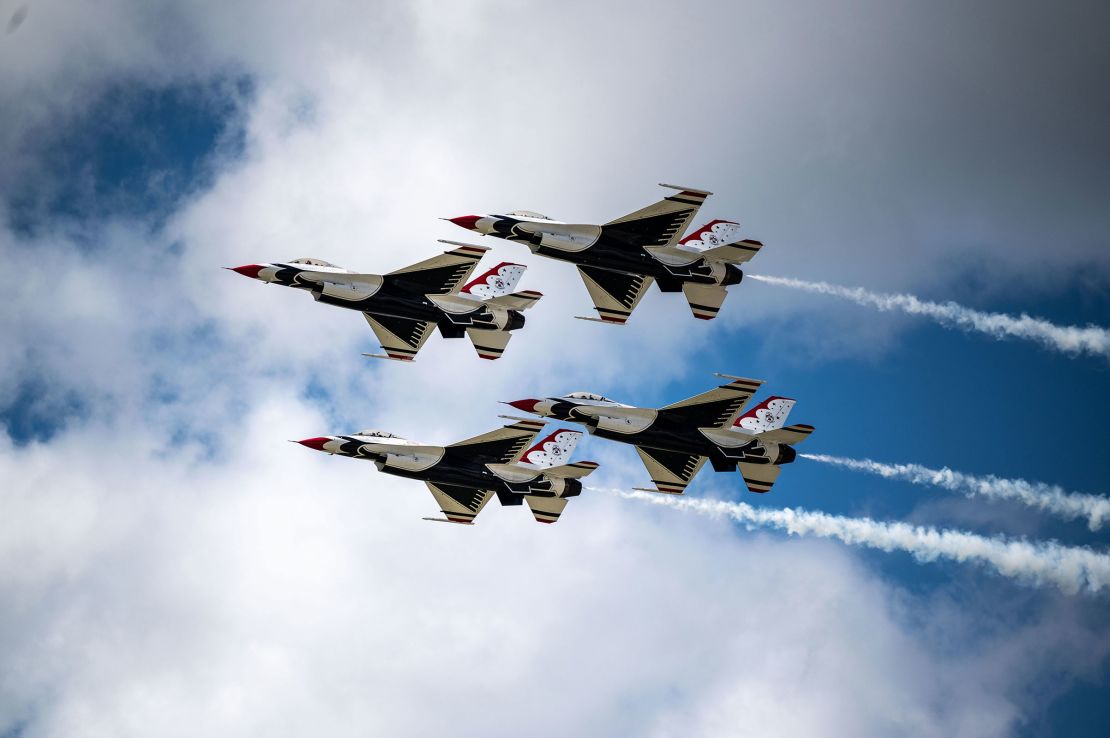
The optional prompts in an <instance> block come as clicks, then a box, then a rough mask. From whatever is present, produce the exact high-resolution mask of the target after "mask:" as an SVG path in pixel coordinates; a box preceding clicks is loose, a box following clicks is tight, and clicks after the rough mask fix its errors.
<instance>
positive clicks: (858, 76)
mask: <svg viewBox="0 0 1110 738" xmlns="http://www.w3.org/2000/svg"><path fill="white" fill-rule="evenodd" d="M1108 21H1110V17H1108V16H1107V13H1106V11H1105V6H1104V4H1101V3H1095V2H1091V3H1079V2H1076V3H1065V4H1057V5H1053V6H1051V7H1050V6H1047V5H1042V4H1021V3H1002V2H982V3H975V4H970V5H969V4H967V3H957V2H935V3H928V4H925V3H909V2H865V1H862V0H861V1H860V2H851V3H844V4H841V5H840V6H839V7H835V8H834V7H833V6H831V5H830V4H828V3H819V2H797V3H780V2H765V3H759V2H745V3H727V2H724V3H711V2H703V3H686V4H682V5H656V6H650V5H645V4H642V3H606V4H599V3H588V2H581V3H577V2H567V3H558V4H555V3H534V4H533V3H528V2H477V1H475V2H458V3H451V4H449V5H448V6H446V7H445V6H444V4H441V3H431V2H375V3H350V4H348V3H338V2H320V3H314V4H312V7H311V9H309V8H308V7H307V6H305V7H299V6H295V5H292V4H289V5H286V6H279V5H275V4H274V3H263V2H238V3H228V2H194V3H191V4H188V5H186V6H182V5H180V4H177V3H169V2H165V3H160V2H158V3H154V2H139V1H137V0H136V1H135V2H126V1H123V0H113V1H108V2H102V3H97V4H96V5H95V6H90V5H88V4H80V3H67V2H61V1H60V0H59V1H57V2H48V1H46V0H36V1H34V2H18V1H16V2H13V1H12V0H0V162H2V164H0V216H2V220H3V229H2V232H0V258H2V263H3V267H4V269H5V272H6V274H7V279H6V280H5V283H6V286H7V292H8V294H7V299H6V301H5V307H4V308H3V309H0V340H2V344H3V346H4V349H3V351H0V420H2V422H3V427H4V428H5V429H6V432H4V433H0V736H3V738H31V737H32V736H36V737H37V736H70V735H93V736H95V735H105V736H123V735H136V736H150V735H158V736H163V735H165V736H174V735H182V736H185V735H190V736H192V735H198V734H204V735H221V736H222V735H229V736H230V735H247V734H259V733H263V732H265V733H267V734H270V735H291V736H292V735H304V734H306V733H309V732H312V733H321V734H329V735H336V736H346V735H351V736H355V735H358V736H365V735H391V736H402V735H445V734H453V735H483V736H489V735H505V736H510V735H521V734H528V735H552V736H554V735H560V736H562V735H568V734H569V735H590V736H593V735H596V736H613V735H648V736H679V735H682V736H688V735H705V736H720V735H761V736H767V735H799V734H813V733H817V732H820V733H822V734H832V735H852V736H859V735H890V734H903V735H944V736H952V735H958V736H964V735H966V736H988V735H1046V734H1059V735H1091V736H1095V735H1105V734H1106V733H1107V729H1108V725H1110V709H1108V708H1107V704H1106V700H1105V694H1106V692H1105V690H1106V686H1107V683H1108V682H1107V680H1108V678H1110V605H1108V600H1107V599H1106V597H1105V596H1095V597H1091V596H1068V595H1065V594H1062V593H1061V592H1059V591H1058V590H1056V589H1053V588H1036V587H1033V586H1031V585H1029V584H1028V583H1023V582H1015V581H1013V580H1010V579H1005V578H1002V577H1000V576H997V575H995V574H993V573H991V572H990V571H987V570H985V569H981V568H977V567H974V566H967V565H958V564H945V563H935V564H927V565H923V564H919V563H917V562H915V561H914V560H913V559H911V558H910V557H909V556H906V555H903V554H885V553H877V552H866V551H863V552H861V551H859V550H855V549H851V548H847V547H845V546H843V545H840V544H836V543H832V542H822V541H812V540H808V539H798V538H794V537H786V536H783V535H778V534H766V533H758V532H752V531H748V530H745V529H743V528H741V527H737V526H733V525H730V524H728V523H726V522H723V521H712V520H707V519H703V518H696V517H693V516H689V515H684V514H681V513H678V512H676V511H672V510H667V509H656V508H655V507H653V506H647V505H643V504H642V503H638V502H636V501H632V500H621V499H618V498H615V497H610V496H607V495H604V494H592V495H590V494H587V495H583V497H582V498H580V499H578V500H575V501H574V502H573V504H572V505H571V506H570V507H569V508H568V512H567V513H566V515H564V517H563V519H562V520H561V521H560V523H559V524H558V525H557V526H538V525H536V524H535V523H534V522H533V521H532V519H531V516H529V515H528V514H527V512H526V511H523V510H521V509H519V508H505V509H502V508H497V507H490V508H489V509H488V510H487V511H486V512H485V513H484V514H483V516H482V518H481V519H480V520H479V523H478V525H476V526H475V527H473V528H461V527H456V526H442V525H428V524H426V523H424V522H422V521H421V520H420V517H421V516H422V515H426V514H429V513H431V512H434V505H433V502H432V500H431V498H430V496H429V495H428V494H427V493H426V492H425V491H424V490H423V488H422V487H421V486H420V485H418V484H414V483H408V482H404V481H402V480H394V479H391V478H389V477H387V476H384V475H380V474H377V473H376V472H375V471H374V470H373V468H372V467H371V466H370V465H368V464H367V465H360V464H356V463H355V462H352V461H348V460H342V459H338V458H329V457H326V456H324V455H322V454H313V453H311V452H309V451H306V450H305V449H302V448H299V447H296V446H290V445H289V444H287V443H286V440H287V439H291V438H304V437H309V436H316V435H321V434H328V433H332V432H341V431H352V430H355V429H358V428H363V427H381V428H386V429H389V430H392V431H394V432H396V433H399V434H401V435H404V436H406V437H410V438H417V439H420V440H423V441H427V442H433V443H440V442H442V443H447V442H451V441H454V440H458V439H461V438H464V437H466V436H468V435H472V434H475V433H479V432H482V431H484V430H487V429H489V428H491V427H493V426H494V425H495V424H496V422H497V419H496V417H495V416H496V415H497V413H498V412H500V411H501V410H502V409H504V406H501V405H498V404H497V401H498V400H513V399H518V398H521V397H528V396H534V395H536V394H548V393H556V392H565V391H570V390H576V389H586V390H592V391H597V392H603V393H605V394H607V395H609V396H613V397H616V398H618V399H621V400H623V401H626V402H634V403H637V404H643V405H656V404H664V403H666V402H670V401H673V400H675V399H678V398H681V397H685V396H688V395H691V394H695V393H697V392H700V391H703V390H704V389H706V388H708V387H709V386H711V384H712V382H713V381H714V380H713V378H712V377H711V376H710V373H711V372H714V371H723V372H728V373H732V374H740V375H744V376H752V377H760V378H763V379H765V380H767V382H768V389H769V390H770V391H772V392H775V393H781V394H787V395H790V396H794V397H797V398H799V400H800V401H799V404H798V406H797V408H796V410H795V415H796V420H798V421H799V422H810V423H813V424H814V425H816V426H817V428H818V431H817V432H816V433H815V434H814V436H813V437H812V438H811V439H810V440H809V441H807V442H806V445H805V447H804V450H808V451H812V452H821V453H833V454H841V455H845V456H853V457H871V458H875V459H880V460H884V461H892V462H899V461H904V462H911V461H912V462H917V463H922V464H927V465H930V466H937V467H939V466H943V465H950V466H951V467H953V468H955V469H959V470H963V471H968V472H973V473H978V474H989V473H993V474H998V475H1000V476H1005V477H1023V478H1027V479H1032V480H1041V481H1045V482H1050V483H1054V484H1059V485H1062V486H1063V487H1065V488H1067V489H1073V490H1080V491H1086V492H1094V493H1103V492H1106V491H1107V484H1106V480H1107V478H1108V477H1110V456H1108V455H1107V454H1106V453H1105V443H1106V440H1107V436H1106V431H1105V426H1104V425H1103V423H1102V419H1103V418H1105V417H1106V416H1107V414H1108V413H1110V391H1108V389H1107V387H1108V384H1107V379H1108V373H1110V372H1108V369H1110V367H1108V366H1107V363H1106V362H1105V360H1102V359H1098V358H1079V359H1074V358H1068V357H1065V356H1061V355H1058V354H1050V353H1048V352H1047V351H1044V350H1042V349H1040V348H1038V347H1036V346H1034V345H1031V344H1024V343H1016V342H995V341H993V340H991V339H988V338H984V337H982V336H969V335H964V334H960V333H954V332H948V331H945V330H944V329H942V328H939V327H936V326H932V325H927V324H925V323H923V322H921V321H918V320H914V319H911V318H906V317H897V316H891V315H885V314H882V315H880V314H877V313H871V312H868V311H866V310H865V309H863V308H859V307H854V306H851V305H848V304H840V303H838V302H836V301H834V300H831V299H830V298H822V297H819V296H813V295H806V294H803V293H799V292H791V291H789V290H786V289H784V288H781V287H775V286H772V285H766V284H761V283H756V282H754V281H752V282H748V283H745V284H744V285H742V286H741V287H740V288H738V289H733V290H732V295H731V296H730V298H729V300H728V301H727V302H726V304H725V307H724V309H723V310H722V313H721V316H720V317H719V318H718V319H717V320H715V321H712V322H702V321H694V320H693V319H692V318H691V317H690V315H689V312H688V309H687V307H686V305H685V304H684V302H683V301H682V300H681V298H680V297H679V296H675V295H661V294H659V293H658V292H652V293H649V295H648V296H647V297H646V298H645V300H644V302H643V304H642V306H641V307H640V308H639V309H638V311H637V313H636V315H635V317H634V318H633V320H632V322H631V323H630V324H629V325H628V326H626V327H625V328H623V329H614V328H612V327H607V326H600V325H594V324H589V323H583V322H581V321H575V320H574V319H573V318H572V316H573V315H575V314H584V313H586V312H588V311H589V303H588V300H587V296H586V293H585V290H584V289H583V288H582V286H581V285H580V284H578V282H577V277H576V275H575V274H574V272H573V270H572V269H570V268H569V267H567V266H566V265H561V264H558V263H555V262H550V261H546V260H538V259H536V258H534V257H531V256H530V255H529V254H527V252H526V251H525V250H524V249H523V248H522V247H519V246H517V245H514V244H509V243H502V242H491V241H489V240H487V241H485V242H483V245H489V246H492V247H493V248H494V251H493V252H492V254H491V257H490V258H499V259H507V260H519V261H522V262H525V263H527V264H528V266H529V271H528V273H527V274H526V275H525V277H524V281H523V282H522V286H523V287H525V288H532V289H540V290H542V291H543V292H544V293H545V294H546V297H545V299H544V301H543V302H542V303H540V305H539V306H538V307H537V308H536V309H535V310H533V311H532V312H530V313H529V325H528V327H527V329H525V330H524V331H522V332H520V333H518V334H517V335H516V337H515V338H514V339H513V343H512V345H511V346H510V347H509V350H508V351H507V353H506V356H505V358H504V359H502V360H500V361H498V362H495V363H494V362H480V361H479V360H478V359H477V358H476V357H475V356H474V355H473V349H472V348H471V347H470V346H469V344H468V343H466V342H463V341H452V342H446V341H442V340H438V339H433V340H431V341H430V342H429V343H428V345H427V346H426V348H425V349H424V351H423V352H422V353H421V356H420V358H419V360H418V361H417V362H416V364H414V365H411V366H405V365H395V364H393V363H385V362H381V363H374V362H372V361H371V360H366V359H363V358H362V357H360V356H359V353H360V352H361V351H370V350H375V349H376V344H375V342H374V341H373V336H372V335H371V334H370V333H369V331H368V330H367V329H366V326H365V324H364V322H363V321H362V320H361V319H360V318H358V316H356V315H353V314H346V313H343V312H342V311H338V310H329V309H325V308H318V307H317V306H315V305H313V304H312V303H311V301H309V300H307V298H305V297H304V296H303V295H299V294H293V293H291V292H290V291H288V290H276V289H266V288H264V287H263V286H262V285H260V284H257V283H251V282H248V281H247V280H244V279H242V278H241V277H238V276H237V275H235V274H232V273H230V272H225V271H221V270H220V269H219V267H221V266H233V265H237V264H242V263H253V262H259V261H269V260H280V259H289V258H293V257H297V256H315V257H319V258H324V259H327V260H329V261H332V262H335V263H338V264H341V265H343V266H346V267H348V268H351V269H355V270H363V271H389V270H391V269H394V268H397V267H400V266H403V265H406V264H409V263H412V262H415V261H418V260H421V259H424V258H427V257H428V256H430V255H432V254H433V253H435V252H436V250H437V249H438V245H437V244H436V243H435V239H437V238H459V237H460V236H463V235H464V234H462V232H461V231H459V230H458V229H457V228H454V227H453V226H451V225H450V224H447V223H444V222H442V221H439V220H437V217H440V216H448V217H449V216H454V215H460V214H466V213H471V212H483V211H504V210H509V209H514V208H530V209H535V210H539V211H540V212H544V213H547V214H548V215H550V216H552V217H555V218H559V219H567V220H575V221H587V222H589V221H598V220H608V219H611V218H613V217H615V216H617V215H619V214H622V213H625V212H629V211H631V210H634V209H637V208H638V207H640V206H642V205H644V204H647V203H648V202H651V201H653V200H654V199H655V198H657V197H658V195H659V192H660V191H659V190H658V189H657V188H656V187H655V183H656V182H678V183H680V184H688V185H691V186H697V187H703V188H707V189H710V190H712V191H714V192H715V193H717V194H715V195H714V197H713V198H711V199H710V201H709V203H708V205H707V206H706V208H705V209H704V210H703V213H702V214H703V215H705V216H707V217H725V218H733V219H737V220H740V221H741V223H742V224H743V225H744V228H745V235H746V236H748V237H752V238H757V239H760V240H762V241H764V242H765V243H766V248H765V249H764V250H763V251H762V252H761V253H760V255H759V257H758V258H757V260H755V261H754V262H753V263H752V264H751V265H750V267H751V271H752V272H753V273H760V274H770V275H780V276H791V277H800V278H807V279H824V280H828V281H831V282H839V283H844V284H850V285H861V286H866V287H869V288H872V289H877V290H883V291H910V292H913V293H915V294H918V295H920V296H922V297H924V298H929V299H939V300H947V299H953V300H957V301H960V302H962V303H964V304H967V305H970V306H972V307H975V308H978V309H983V310H998V311H1009V312H1022V311H1027V312H1029V313H1031V314H1034V315H1038V316H1041V317H1044V318H1047V319H1050V320H1053V321H1055V322H1058V323H1062V324H1086V323H1097V324H1103V325H1106V324H1107V323H1110V317H1108V316H1110V208H1108V207H1107V203H1108V202H1110V136H1108V135H1107V133H1106V131H1108V130H1110V87H1108V86H1107V85H1106V83H1105V80H1106V78H1107V73H1108V72H1110V51H1108V48H1110V47H1107V45H1106V43H1105V29H1106V27H1107V22H1108ZM460 387H465V391H460ZM579 454H580V455H581V456H582V457H584V458H595V459H597V460H598V461H600V462H602V463H603V467H602V469H601V470H599V472H598V473H597V475H596V476H597V478H598V481H599V484H602V485H603V486H610V487H621V488H627V487H631V486H636V485H642V484H643V483H644V482H645V481H646V475H645V473H644V471H643V469H642V467H640V466H639V461H638V459H637V458H636V456H635V454H634V452H632V451H631V450H630V449H628V448H625V447H619V446H612V445H605V444H603V443H601V442H596V441H592V440H591V441H587V442H586V443H584V444H583V445H582V447H581V448H580V451H579ZM688 494H690V495H691V496H714V497H721V498H725V499H743V500H745V501H747V502H750V503H751V504H755V505H759V506H766V507H784V506H788V507H798V506H802V507H806V508H811V509H819V510H824V511H828V512H832V513H837V514H843V515H849V516H860V515H869V516H872V517H875V518H877V519H882V520H909V521H912V522H919V523H923V524H929V525H937V526H942V527H953V528H960V529H967V530H972V531H975V532H979V533H983V534H986V535H994V534H1005V535H1008V536H1025V537H1028V538H1029V539H1031V540H1042V539H1056V540H1060V541H1062V542H1065V543H1068V544H1072V545H1087V546H1091V547H1094V548H1096V549H1099V550H1105V549H1106V547H1107V544H1110V535H1107V534H1106V533H1105V532H1091V531H1089V530H1087V529H1086V528H1085V527H1084V526H1083V525H1082V523H1080V522H1072V523H1060V522H1057V521H1053V520H1050V519H1047V518H1044V517H1043V516H1040V515H1037V514H1036V513H1033V512H1030V511H1028V510H1027V509H1025V508H1020V507H1017V506H1015V505H1011V504H1004V503H997V502H996V503H991V502H985V501H981V500H967V499H964V498H963V497H959V496H957V495H953V494H951V493H941V492H936V491H930V490H927V489H922V488H919V487H911V486H909V485H906V484H900V483H895V482H889V481H883V480H879V479H874V478H869V477H864V476H860V475H858V474H855V473H852V472H849V471H841V470H836V469H833V468H830V467H826V466H820V465H817V464H814V463H809V462H804V461H800V462H799V463H797V464H795V465H794V467H793V468H790V469H787V470H785V471H784V473H783V476H782V478H781V481H780V482H779V484H778V485H777V486H776V488H775V490H774V492H773V493H772V494H770V495H767V496H765V497H759V498H755V496H753V495H750V494H749V493H747V492H745V491H742V490H741V489H740V487H739V480H738V479H737V478H736V477H735V476H733V475H714V474H712V472H709V471H706V472H704V473H703V474H702V475H701V476H700V477H699V479H698V481H697V482H696V483H695V484H694V485H692V486H691V487H690V489H689V492H688Z"/></svg>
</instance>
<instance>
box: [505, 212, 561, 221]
mask: <svg viewBox="0 0 1110 738" xmlns="http://www.w3.org/2000/svg"><path fill="white" fill-rule="evenodd" d="M509 215H513V216H516V217H517V218H535V219H536V220H551V218H548V217H547V216H546V215H543V214H542V213H535V212H532V211H531V210H514V211H512V212H511V213H509Z"/></svg>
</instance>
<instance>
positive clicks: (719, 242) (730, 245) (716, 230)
mask: <svg viewBox="0 0 1110 738" xmlns="http://www.w3.org/2000/svg"><path fill="white" fill-rule="evenodd" d="M678 243H679V245H680V246H683V247H685V248H687V249H693V250H696V251H698V252H699V253H700V254H701V256H702V258H705V259H708V260H709V261H720V262H724V263H726V264H742V263H744V262H745V261H747V260H748V259H750V258H752V257H753V256H755V255H756V254H758V253H759V250H760V249H761V248H763V244H762V243H760V242H759V241H753V240H752V239H750V238H744V239H741V238H740V224H739V223H734V222H733V221H731V220H711V221H709V222H708V223H706V224H705V225H703V226H702V227H701V228H698V229H696V230H695V231H693V232H692V233H691V234H690V235H689V236H686V238H684V239H682V240H681V241H679V242H678Z"/></svg>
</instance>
